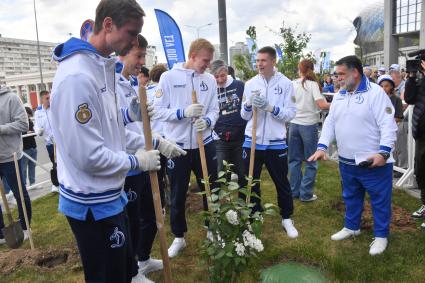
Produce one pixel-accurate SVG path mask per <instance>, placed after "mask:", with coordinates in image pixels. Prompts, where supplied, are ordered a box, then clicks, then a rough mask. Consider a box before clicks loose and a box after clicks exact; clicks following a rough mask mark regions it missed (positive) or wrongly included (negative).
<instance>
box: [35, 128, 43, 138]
mask: <svg viewBox="0 0 425 283" xmlns="http://www.w3.org/2000/svg"><path fill="white" fill-rule="evenodd" d="M43 133H44V128H39V129H38V130H37V133H36V134H37V135H39V136H42V135H43Z"/></svg>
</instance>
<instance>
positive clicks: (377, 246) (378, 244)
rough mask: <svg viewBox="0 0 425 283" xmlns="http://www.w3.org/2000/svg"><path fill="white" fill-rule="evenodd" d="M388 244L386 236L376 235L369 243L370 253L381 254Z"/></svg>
mask: <svg viewBox="0 0 425 283" xmlns="http://www.w3.org/2000/svg"><path fill="white" fill-rule="evenodd" d="M387 246H388V239H387V238H380V237H376V238H375V240H373V242H372V243H371V244H370V250H369V254H370V255H379V254H382V253H383V252H384V251H385V249H386V248H387Z"/></svg>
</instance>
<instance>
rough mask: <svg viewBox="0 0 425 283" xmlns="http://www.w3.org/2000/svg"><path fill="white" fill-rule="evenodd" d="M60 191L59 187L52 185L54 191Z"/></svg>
mask: <svg viewBox="0 0 425 283" xmlns="http://www.w3.org/2000/svg"><path fill="white" fill-rule="evenodd" d="M58 192H59V187H58V186H55V185H52V193H58Z"/></svg>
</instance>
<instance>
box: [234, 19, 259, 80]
mask: <svg viewBox="0 0 425 283" xmlns="http://www.w3.org/2000/svg"><path fill="white" fill-rule="evenodd" d="M246 35H247V36H248V37H249V38H251V39H252V41H253V42H254V45H253V46H252V50H250V53H252V52H254V51H255V50H256V49H257V44H256V40H257V31H256V29H255V26H249V27H248V29H247V30H246ZM233 60H234V62H235V67H236V70H237V71H238V73H239V76H240V77H241V79H242V80H243V81H247V80H249V79H250V78H252V77H253V76H255V75H256V74H257V72H256V71H255V70H253V69H252V66H251V55H250V54H237V55H235V56H233Z"/></svg>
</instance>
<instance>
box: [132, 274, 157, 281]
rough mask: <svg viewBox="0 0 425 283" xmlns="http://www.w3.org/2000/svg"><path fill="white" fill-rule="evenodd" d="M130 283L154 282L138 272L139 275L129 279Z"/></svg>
mask: <svg viewBox="0 0 425 283" xmlns="http://www.w3.org/2000/svg"><path fill="white" fill-rule="evenodd" d="M131 283H155V282H154V281H152V280H150V279H148V278H146V276H145V275H144V274H142V273H140V272H139V273H137V275H136V276H134V277H133V278H132V279H131Z"/></svg>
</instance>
